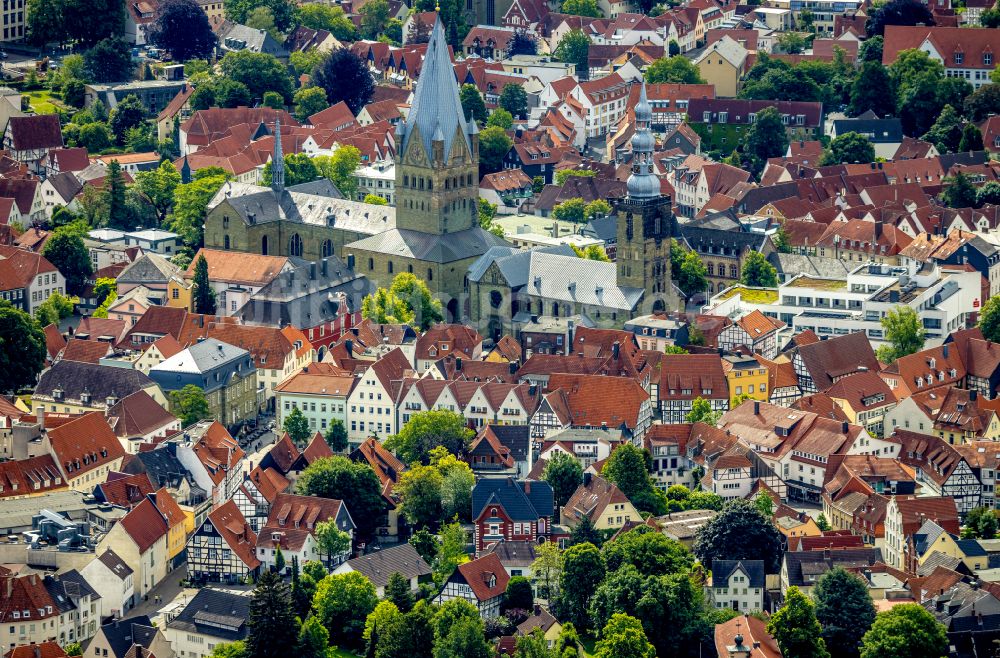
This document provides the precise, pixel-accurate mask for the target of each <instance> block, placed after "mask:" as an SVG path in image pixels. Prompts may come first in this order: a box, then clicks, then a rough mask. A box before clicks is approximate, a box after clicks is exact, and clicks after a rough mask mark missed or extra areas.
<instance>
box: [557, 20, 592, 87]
mask: <svg viewBox="0 0 1000 658" xmlns="http://www.w3.org/2000/svg"><path fill="white" fill-rule="evenodd" d="M555 55H556V59H558V60H559V61H560V62H564V63H566V64H574V65H575V66H576V75H577V77H578V78H580V79H581V80H586V79H587V78H588V77H589V73H590V64H589V61H590V38H589V37H587V35H586V34H584V33H583V32H582V31H581V30H577V29H573V30H570V31H569V32H567V33H566V36H564V37H563V38H562V39H561V40H560V41H559V43H558V44H557V45H556V50H555Z"/></svg>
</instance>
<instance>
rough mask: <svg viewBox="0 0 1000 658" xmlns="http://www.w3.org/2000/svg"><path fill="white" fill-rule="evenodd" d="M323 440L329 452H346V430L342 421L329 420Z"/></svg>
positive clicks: (337, 419) (336, 419)
mask: <svg viewBox="0 0 1000 658" xmlns="http://www.w3.org/2000/svg"><path fill="white" fill-rule="evenodd" d="M323 438H324V439H326V444H327V445H328V446H330V450H332V451H334V452H343V451H345V450H347V448H348V445H349V444H348V442H347V428H346V427H344V421H342V420H340V419H339V418H331V419H330V424H329V425H328V426H327V429H326V434H325V435H324V436H323Z"/></svg>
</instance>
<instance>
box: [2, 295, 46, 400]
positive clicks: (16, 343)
mask: <svg viewBox="0 0 1000 658" xmlns="http://www.w3.org/2000/svg"><path fill="white" fill-rule="evenodd" d="M45 356H46V350H45V334H44V333H43V332H42V328H41V326H39V324H38V322H37V321H36V320H35V319H34V318H32V317H31V316H30V315H28V314H27V313H25V312H24V311H22V310H20V309H18V308H14V307H13V306H12V305H11V304H10V302H8V301H6V300H0V371H2V372H3V377H0V391H3V392H5V393H16V392H17V391H18V390H20V389H21V388H22V387H25V386H32V385H34V384H35V381H36V380H37V379H38V373H40V372H41V371H42V368H43V367H44V365H45Z"/></svg>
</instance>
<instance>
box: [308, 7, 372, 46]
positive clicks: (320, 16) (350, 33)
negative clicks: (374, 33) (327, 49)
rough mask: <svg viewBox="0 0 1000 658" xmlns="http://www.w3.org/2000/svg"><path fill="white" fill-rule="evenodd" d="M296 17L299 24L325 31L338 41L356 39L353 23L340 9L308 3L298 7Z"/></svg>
mask: <svg viewBox="0 0 1000 658" xmlns="http://www.w3.org/2000/svg"><path fill="white" fill-rule="evenodd" d="M296 15H297V16H298V20H299V23H300V24H302V25H304V26H306V27H309V28H312V29H314V30H326V31H327V32H330V33H331V34H333V36H335V37H336V38H337V39H339V40H340V41H354V40H355V39H357V38H358V34H357V32H358V31H357V29H356V28H355V27H354V23H352V22H351V19H350V18H348V17H347V14H345V13H344V10H343V9H341V8H340V7H331V6H330V5H324V4H320V3H317V2H310V3H307V4H304V5H301V6H299V8H298V9H297V10H296Z"/></svg>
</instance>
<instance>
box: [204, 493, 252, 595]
mask: <svg viewBox="0 0 1000 658" xmlns="http://www.w3.org/2000/svg"><path fill="white" fill-rule="evenodd" d="M256 544H257V534H256V533H255V532H254V531H253V530H252V529H251V528H250V525H249V524H248V523H247V521H246V519H244V518H243V515H242V514H240V510H239V508H237V506H236V503H234V502H233V501H231V500H230V501H228V502H226V503H223V504H222V505H220V506H219V507H216V508H215V509H214V510H213V511H212V512H211V513H210V514H209V515H208V518H206V519H205V522H204V523H202V524H200V525H199V526H198V529H197V530H195V532H194V534H193V535H192V536H191V537H190V538H189V539H188V548H187V554H188V576H189V578H191V579H192V580H194V581H195V582H220V583H240V582H244V581H245V580H246V579H248V578H251V577H254V576H255V575H256V574H257V572H258V571H259V570H260V566H261V562H260V560H258V559H257V556H256V555H255V552H254V546H255V545H256Z"/></svg>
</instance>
